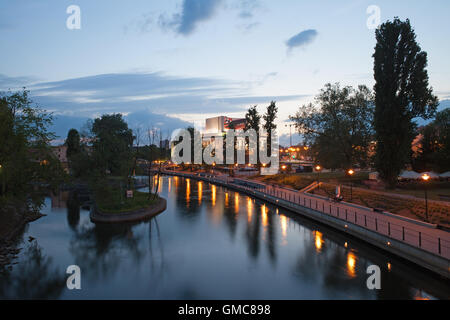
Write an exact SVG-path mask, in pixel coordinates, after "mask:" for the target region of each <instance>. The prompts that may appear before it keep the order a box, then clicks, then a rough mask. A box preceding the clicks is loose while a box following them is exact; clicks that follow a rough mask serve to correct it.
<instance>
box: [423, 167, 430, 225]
mask: <svg viewBox="0 0 450 320" xmlns="http://www.w3.org/2000/svg"><path fill="white" fill-rule="evenodd" d="M422 180H423V181H424V182H425V184H424V189H425V219H426V221H427V222H428V192H427V182H428V181H429V180H430V176H429V175H428V174H426V173H425V174H423V175H422Z"/></svg>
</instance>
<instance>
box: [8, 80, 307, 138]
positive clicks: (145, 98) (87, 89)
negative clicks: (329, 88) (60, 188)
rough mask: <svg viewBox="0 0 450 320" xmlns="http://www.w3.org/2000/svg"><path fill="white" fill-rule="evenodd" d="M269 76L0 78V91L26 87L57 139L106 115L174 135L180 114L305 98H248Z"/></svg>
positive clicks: (242, 108)
mask: <svg viewBox="0 0 450 320" xmlns="http://www.w3.org/2000/svg"><path fill="white" fill-rule="evenodd" d="M274 76H276V73H275V72H272V73H268V74H266V75H264V77H263V78H262V79H255V80H254V81H249V82H241V81H230V80H222V79H215V78H200V77H197V78H192V77H191V78H188V77H174V76H168V75H165V74H163V73H159V72H154V73H116V74H100V75H95V76H88V77H81V78H73V79H66V80H62V81H53V82H31V80H32V79H31V78H26V77H23V78H11V77H7V76H0V91H1V90H2V88H4V87H6V88H8V87H12V84H15V86H17V85H20V86H27V88H28V89H30V90H31V96H32V99H33V100H34V101H35V102H36V103H38V104H39V105H40V106H42V107H43V108H44V109H46V110H48V111H50V112H53V113H54V114H55V115H56V116H57V121H56V130H55V131H57V134H58V135H61V134H65V132H66V131H65V130H66V129H67V130H68V129H70V120H71V119H72V120H74V125H78V124H79V123H80V121H81V120H82V119H88V118H92V117H94V116H99V115H101V114H105V113H122V114H127V115H128V118H129V119H130V121H131V120H133V121H134V122H135V123H138V122H139V121H138V120H140V122H142V123H144V124H145V125H147V124H148V123H150V122H151V123H156V122H158V123H164V128H168V129H176V128H179V127H180V126H183V127H185V126H186V123H185V122H184V121H183V120H182V119H181V120H180V119H179V118H181V117H180V116H179V115H181V114H205V113H212V114H214V113H217V114H219V113H223V114H228V113H242V114H243V113H244V112H245V110H246V109H247V108H248V107H249V106H250V105H254V104H258V105H262V104H268V103H269V102H270V101H271V100H276V101H278V102H282V101H296V100H300V99H302V98H304V97H305V96H304V95H285V96H270V95H267V96H254V95H252V94H251V91H252V88H253V87H254V86H258V85H259V84H260V82H261V81H265V80H266V79H268V78H270V77H274ZM27 81H28V84H27ZM183 119H184V118H183ZM133 125H135V124H133Z"/></svg>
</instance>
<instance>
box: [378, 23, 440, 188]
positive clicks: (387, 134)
mask: <svg viewBox="0 0 450 320" xmlns="http://www.w3.org/2000/svg"><path fill="white" fill-rule="evenodd" d="M375 35H376V40H377V44H376V46H375V53H374V54H373V58H374V77H375V82H376V83H375V87H374V91H375V115H374V128H375V132H376V143H377V145H376V155H375V167H376V169H377V170H378V172H379V174H380V177H381V178H382V179H383V180H384V181H385V182H386V183H387V184H388V186H389V187H391V188H392V187H394V186H395V185H396V183H397V177H398V175H399V173H400V171H401V170H402V169H403V168H404V166H405V164H406V163H408V162H409V160H410V157H411V142H412V140H413V139H414V136H415V127H416V124H415V123H414V122H413V119H414V118H416V117H422V118H425V119H427V118H430V117H432V116H433V114H434V113H435V111H436V107H437V104H438V99H437V97H436V96H434V95H433V93H432V92H433V90H432V88H429V85H428V73H427V70H426V67H427V53H426V52H424V51H422V50H421V48H420V46H419V45H418V44H417V42H416V35H415V32H414V30H413V29H412V27H411V25H410V22H409V20H406V21H404V22H403V21H400V20H399V19H398V18H395V19H394V21H392V22H391V21H387V22H386V23H383V24H382V25H381V26H380V28H379V29H377V30H376V32H375Z"/></svg>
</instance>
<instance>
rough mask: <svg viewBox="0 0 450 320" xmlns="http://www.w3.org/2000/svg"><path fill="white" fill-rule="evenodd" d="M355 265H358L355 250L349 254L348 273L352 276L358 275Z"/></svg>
mask: <svg viewBox="0 0 450 320" xmlns="http://www.w3.org/2000/svg"><path fill="white" fill-rule="evenodd" d="M355 266H356V256H355V254H354V253H353V252H351V251H350V252H349V253H348V254H347V274H348V275H349V277H351V278H354V277H356V272H355Z"/></svg>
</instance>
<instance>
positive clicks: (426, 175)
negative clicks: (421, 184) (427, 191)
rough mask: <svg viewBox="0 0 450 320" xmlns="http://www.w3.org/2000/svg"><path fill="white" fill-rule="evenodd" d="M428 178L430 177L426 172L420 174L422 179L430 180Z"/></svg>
mask: <svg viewBox="0 0 450 320" xmlns="http://www.w3.org/2000/svg"><path fill="white" fill-rule="evenodd" d="M430 178H431V177H430V176H429V175H428V174H426V173H425V174H423V175H422V179H423V181H428V180H430Z"/></svg>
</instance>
